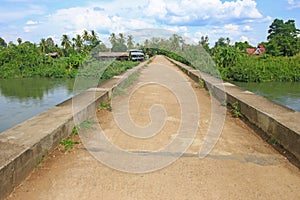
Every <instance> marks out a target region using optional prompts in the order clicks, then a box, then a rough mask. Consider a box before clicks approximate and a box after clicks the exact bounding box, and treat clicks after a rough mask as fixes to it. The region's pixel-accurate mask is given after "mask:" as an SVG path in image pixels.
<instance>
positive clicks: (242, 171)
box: [8, 56, 300, 200]
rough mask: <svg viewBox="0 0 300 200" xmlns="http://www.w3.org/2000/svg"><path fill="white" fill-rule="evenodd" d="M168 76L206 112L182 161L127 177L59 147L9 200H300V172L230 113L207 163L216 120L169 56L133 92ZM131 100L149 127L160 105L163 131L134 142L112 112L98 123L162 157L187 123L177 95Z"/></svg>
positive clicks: (204, 95) (126, 143)
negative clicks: (206, 146)
mask: <svg viewBox="0 0 300 200" xmlns="http://www.w3.org/2000/svg"><path fill="white" fill-rule="evenodd" d="M168 71H170V74H171V73H174V72H175V73H177V74H179V75H180V76H182V77H183V78H184V79H185V80H186V81H185V83H188V84H190V86H191V87H192V88H193V90H194V92H195V94H196V96H197V97H196V98H197V101H198V105H197V106H198V108H199V111H200V115H199V124H198V130H197V132H196V136H195V138H193V140H192V144H191V145H190V146H189V148H188V150H187V151H186V152H185V153H184V154H183V155H182V156H181V157H180V158H178V159H177V160H175V161H174V162H173V163H171V164H170V165H167V166H165V167H163V168H161V169H158V170H154V171H153V172H148V173H138V174H134V173H126V172H121V171H119V170H116V169H113V168H111V167H109V166H107V165H105V164H102V163H101V162H99V161H98V160H97V159H95V157H93V156H92V155H91V154H90V153H89V151H88V150H87V149H86V148H85V146H84V145H83V144H82V143H80V144H78V145H76V146H75V147H74V148H73V149H72V150H71V151H70V152H67V153H63V152H61V151H60V149H57V150H55V151H54V152H53V153H51V154H50V155H48V157H47V158H46V159H45V160H44V161H43V162H42V163H41V164H40V165H39V167H37V168H36V170H35V171H34V172H33V173H32V174H31V176H30V177H29V178H28V179H27V180H26V181H24V183H22V185H21V186H19V187H18V188H16V189H15V191H14V192H13V193H12V194H11V195H10V197H9V198H8V199H49V200H50V199H64V200H66V199H89V200H92V199H114V200H115V199H180V200H182V199H300V172H299V169H298V168H296V167H295V166H293V165H292V164H290V163H289V162H288V160H287V159H286V158H285V157H283V156H282V155H280V154H279V153H278V152H277V151H275V150H274V149H273V148H272V147H271V146H270V145H269V144H267V143H266V142H265V141H263V140H262V139H261V138H260V137H259V136H258V135H257V134H256V133H255V132H254V131H253V130H252V129H250V128H249V127H248V126H247V125H246V124H245V123H244V122H243V121H241V120H240V119H237V118H233V117H232V116H231V115H230V113H229V112H228V113H227V115H226V117H225V123H224V127H223V130H222V134H221V135H220V138H219V139H218V142H217V144H216V145H215V146H214V148H213V150H212V151H211V152H210V153H209V154H208V155H207V156H206V157H205V158H199V157H198V153H199V150H200V148H201V146H202V145H203V141H204V138H205V135H206V133H207V130H208V129H209V124H210V120H211V103H212V102H211V96H210V95H209V93H208V92H207V91H206V90H205V89H203V88H201V87H199V85H198V84H196V83H194V82H193V81H191V80H190V79H189V78H188V77H187V76H186V75H185V74H184V73H183V72H181V71H180V70H178V69H177V68H176V67H175V66H173V65H172V64H171V63H170V62H169V61H167V60H166V59H165V58H164V57H162V56H157V57H156V58H155V59H154V60H153V62H152V63H151V64H149V66H148V67H146V68H145V69H143V70H142V71H141V72H140V75H139V77H138V79H137V80H136V82H135V83H134V84H133V85H132V86H130V87H129V88H127V90H129V91H130V90H132V91H133V89H134V86H136V85H138V84H140V83H141V82H143V81H144V80H145V78H148V79H151V76H155V77H152V78H153V79H155V78H157V77H158V76H160V75H159V74H163V75H164V76H165V78H166V79H168V75H169V73H168ZM169 78H171V77H169ZM178 87H181V86H180V85H178ZM130 94H131V97H130V101H129V109H130V113H131V117H132V120H133V121H134V122H135V123H136V124H138V125H139V126H140V127H144V126H146V125H148V124H149V123H151V120H150V117H149V108H150V107H151V105H153V104H161V105H163V107H164V109H165V112H166V113H167V119H166V122H165V124H164V127H163V128H162V129H161V130H160V131H159V132H158V134H156V135H155V136H153V137H150V138H134V137H131V136H129V135H128V134H125V133H124V131H123V130H122V129H120V128H119V127H118V124H117V123H116V122H115V121H114V113H113V112H110V111H108V110H99V111H98V113H97V118H98V120H99V124H100V125H101V127H102V129H103V130H104V132H105V134H106V137H107V139H108V140H109V141H110V142H111V143H113V144H114V145H115V146H118V147H119V148H121V149H124V150H127V151H131V152H134V151H140V152H151V151H157V150H159V149H161V148H162V147H164V146H166V145H168V144H169V143H170V141H172V139H173V138H174V132H176V130H177V129H178V128H179V127H180V126H181V124H180V121H181V118H182V116H181V114H182V113H181V110H180V106H181V105H180V103H179V102H178V100H177V99H176V96H175V95H174V93H172V91H170V90H168V88H166V87H163V86H162V85H158V84H148V85H142V86H141V87H139V89H138V90H136V91H134V92H133V93H130ZM116 98H124V97H122V96H118V97H116ZM219 106H221V105H219ZM112 109H113V110H114V106H113V107H112ZM158 118H159V116H158ZM158 121H159V120H158ZM165 153H168V152H165ZM112 156H114V157H116V158H118V155H114V154H112ZM159 156H160V157H161V159H164V158H167V157H168V156H173V155H168V154H164V155H162V154H161V155H159ZM123 164H124V165H128V164H129V163H126V162H124V163H123Z"/></svg>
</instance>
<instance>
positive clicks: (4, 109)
mask: <svg viewBox="0 0 300 200" xmlns="http://www.w3.org/2000/svg"><path fill="white" fill-rule="evenodd" d="M73 85H74V80H71V79H47V78H26V79H7V80H5V79H4V80H1V79H0V133H1V132H3V131H4V130H6V129H8V128H11V127H13V126H14V125H16V124H19V123H21V122H23V121H25V120H27V119H29V118H31V117H33V116H35V115H37V114H39V113H41V112H43V111H45V110H47V109H49V108H51V107H53V106H55V105H57V104H59V103H61V102H63V101H64V100H67V99H68V98H70V97H72V95H73Z"/></svg>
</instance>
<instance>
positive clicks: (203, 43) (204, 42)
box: [199, 35, 209, 52]
mask: <svg viewBox="0 0 300 200" xmlns="http://www.w3.org/2000/svg"><path fill="white" fill-rule="evenodd" d="M199 43H200V45H201V46H202V47H203V48H204V49H205V51H207V52H209V42H208V36H207V35H206V36H205V37H204V36H202V37H201V40H200V42H199Z"/></svg>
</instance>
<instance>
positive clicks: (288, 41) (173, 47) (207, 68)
mask: <svg viewBox="0 0 300 200" xmlns="http://www.w3.org/2000/svg"><path fill="white" fill-rule="evenodd" d="M298 33H299V30H298V29H296V27H295V21H294V20H288V21H287V22H283V20H278V19H276V20H274V22H273V23H272V24H271V26H270V29H269V36H268V40H269V41H268V42H264V43H261V44H263V45H264V46H265V47H266V48H267V51H266V53H264V54H261V55H259V56H258V55H248V54H247V52H246V49H247V48H252V46H251V45H250V44H249V43H248V42H236V43H235V44H234V45H232V44H230V39H229V38H226V39H225V38H223V37H221V38H220V39H219V40H218V41H217V42H216V43H215V46H214V47H213V48H209V47H208V45H209V42H208V37H207V36H206V37H204V36H202V37H201V40H200V41H199V44H198V45H190V44H185V43H184V40H182V38H180V37H178V36H171V37H170V38H169V39H161V38H152V39H151V40H147V41H145V46H146V47H148V48H146V49H145V51H147V52H148V53H149V54H150V55H154V54H162V55H166V56H168V57H170V58H173V59H175V60H177V61H180V62H182V63H185V64H187V65H190V66H192V67H194V68H196V69H199V70H201V71H203V72H206V73H209V74H212V75H213V76H216V77H221V78H223V79H224V80H227V81H240V82H271V81H281V82H283V81H285V82H286V81H300V54H299V52H300V43H299V42H300V39H299V36H298ZM204 50H205V51H206V52H207V53H205V51H204ZM297 53H298V55H296V54H297ZM212 62H214V63H212Z"/></svg>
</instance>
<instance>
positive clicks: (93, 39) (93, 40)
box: [90, 30, 100, 47]
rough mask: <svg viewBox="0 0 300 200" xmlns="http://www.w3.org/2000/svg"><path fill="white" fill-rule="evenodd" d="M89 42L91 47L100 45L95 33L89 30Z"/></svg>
mask: <svg viewBox="0 0 300 200" xmlns="http://www.w3.org/2000/svg"><path fill="white" fill-rule="evenodd" d="M90 41H91V45H92V47H96V46H97V45H98V44H99V43H100V41H99V39H98V36H97V33H96V32H95V31H94V30H91V35H90Z"/></svg>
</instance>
